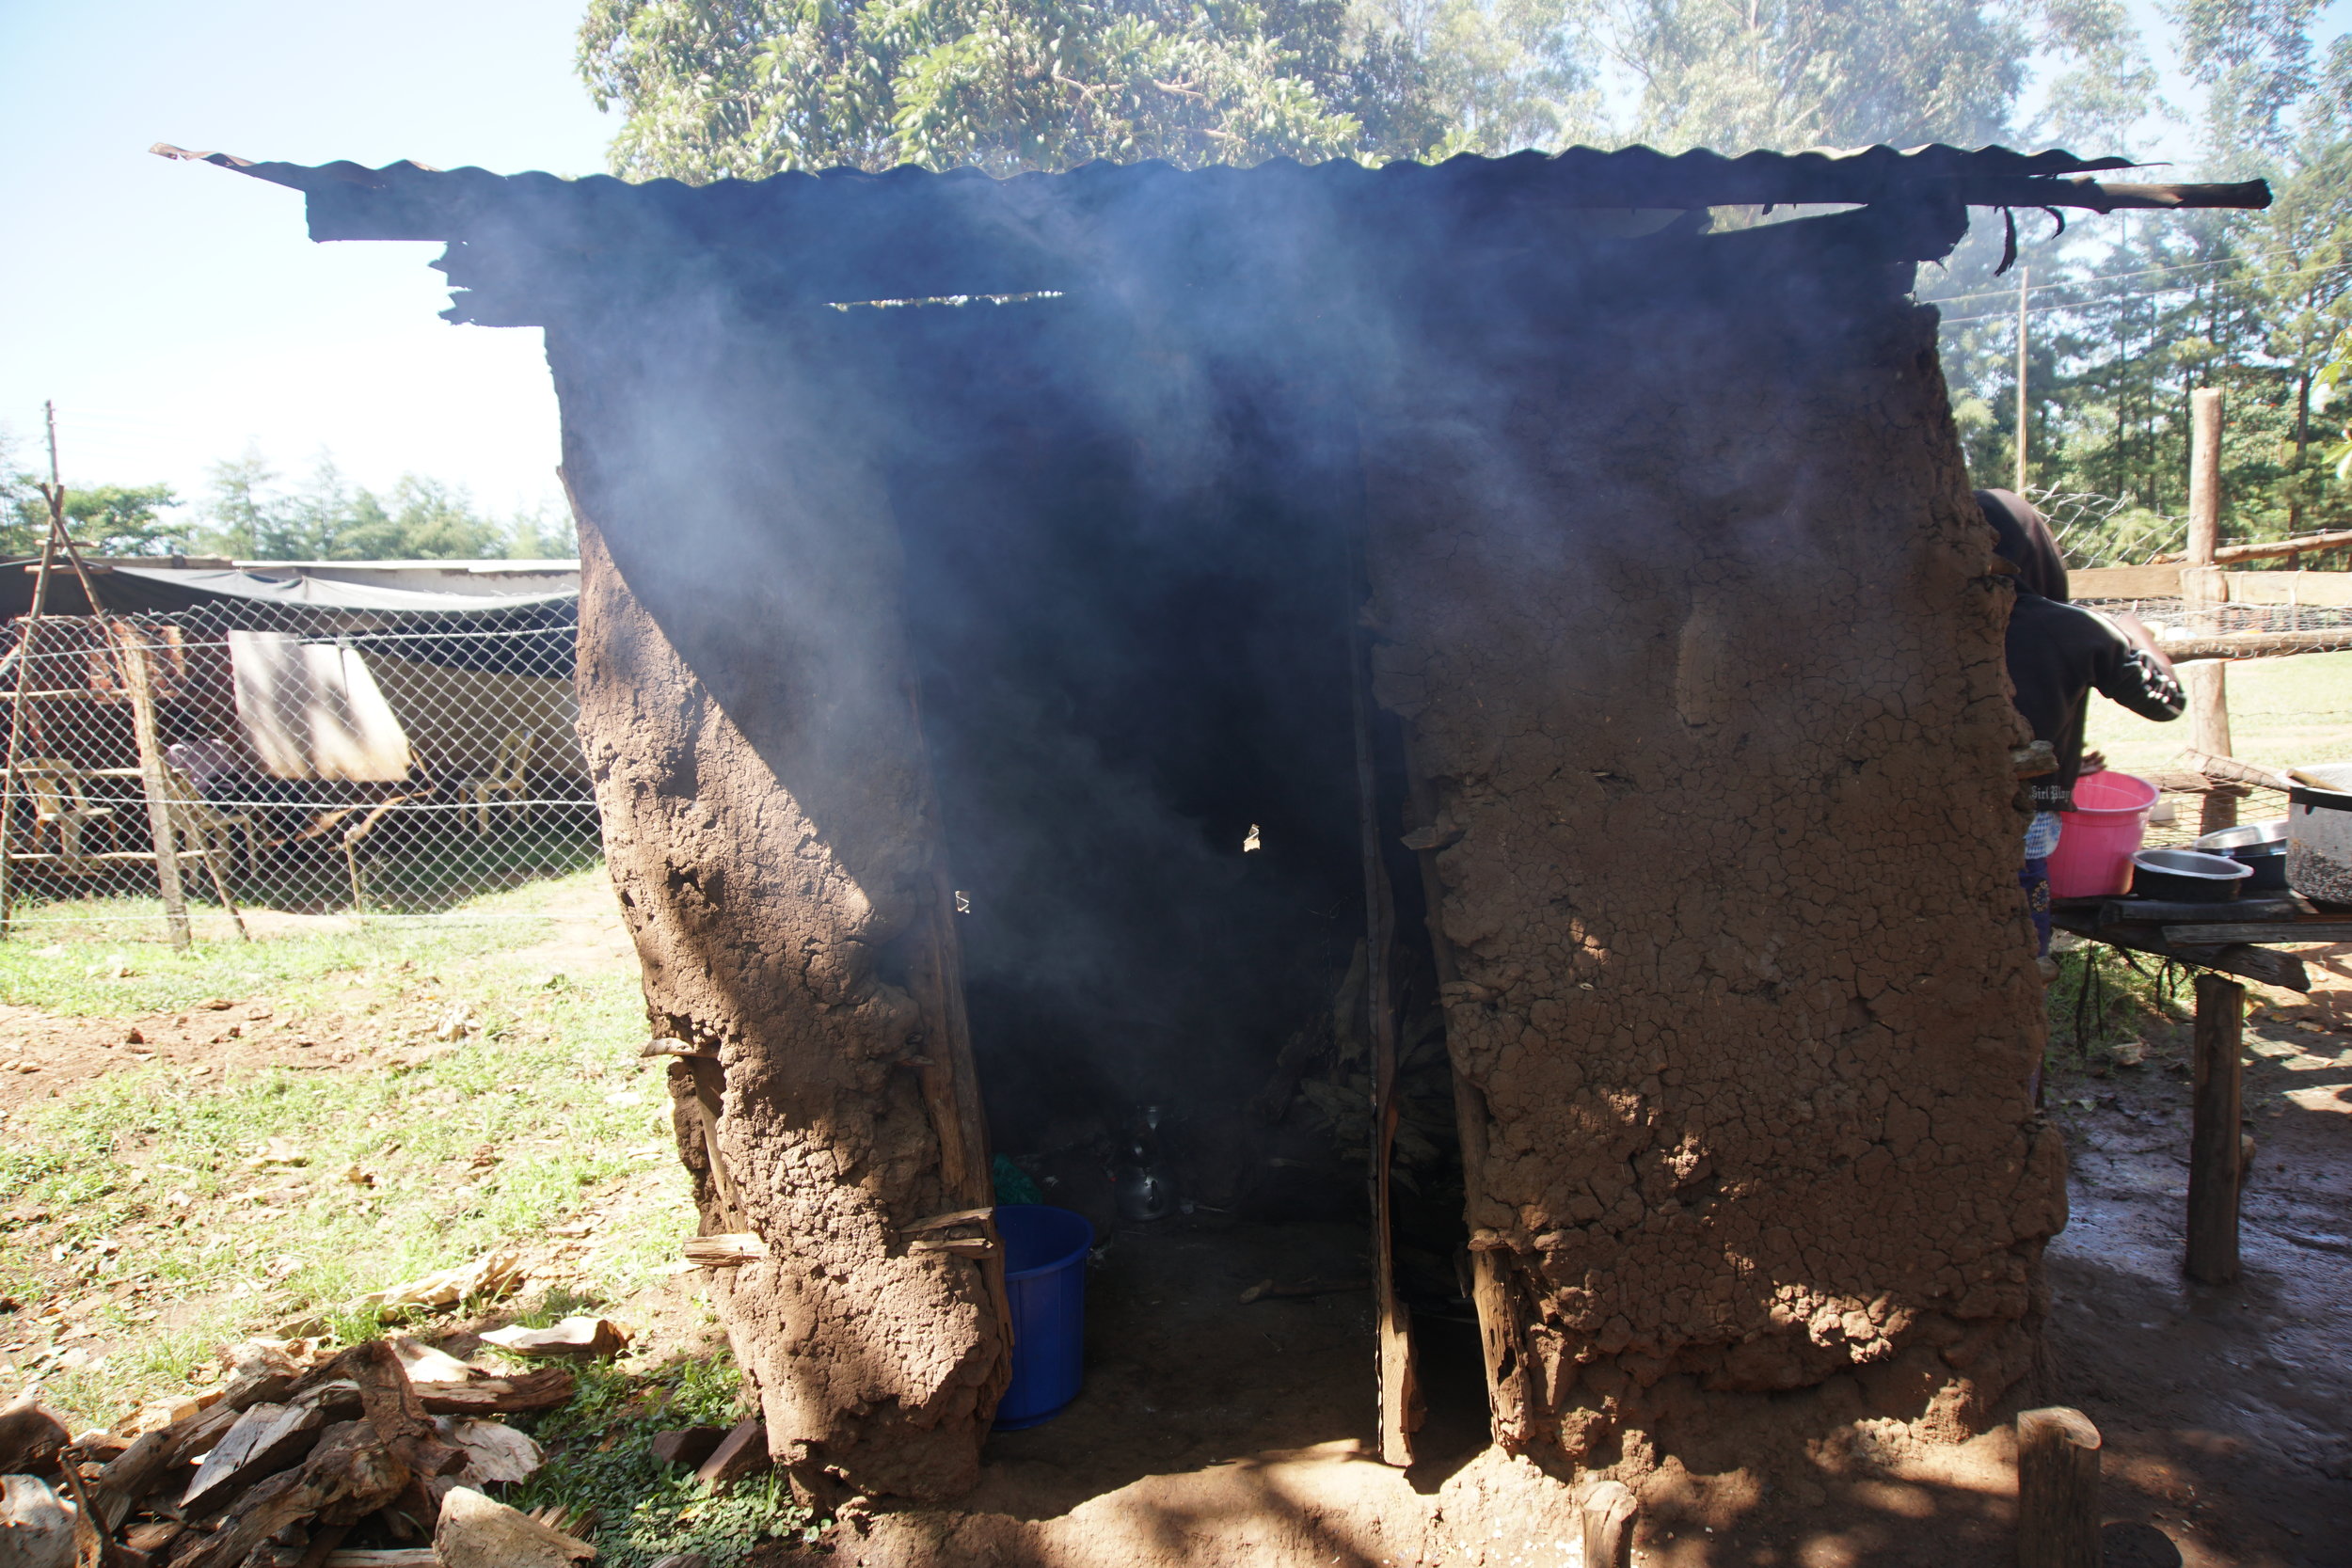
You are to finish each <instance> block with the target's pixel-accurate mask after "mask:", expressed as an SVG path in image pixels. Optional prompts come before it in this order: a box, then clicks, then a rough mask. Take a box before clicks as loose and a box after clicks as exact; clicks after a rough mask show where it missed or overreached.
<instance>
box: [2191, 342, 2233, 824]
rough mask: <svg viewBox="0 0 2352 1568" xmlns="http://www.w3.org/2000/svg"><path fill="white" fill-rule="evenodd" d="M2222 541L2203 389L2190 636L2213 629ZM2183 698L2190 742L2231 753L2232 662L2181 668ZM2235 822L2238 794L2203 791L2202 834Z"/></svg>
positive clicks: (2217, 432) (2216, 437) (2197, 419)
mask: <svg viewBox="0 0 2352 1568" xmlns="http://www.w3.org/2000/svg"><path fill="white" fill-rule="evenodd" d="M2220 547H2221V394H2220V393H2219V392H2218V391H2217V390H2215V389H2214V388H2209V387H2201V388H2198V389H2197V390H2196V391H2194V392H2191V393H2190V394H2189V448H2188V563H2187V564H2186V565H2185V566H2184V567H2182V569H2181V608H2182V609H2183V610H2185V612H2186V613H2185V616H2184V619H2185V620H2186V621H2187V622H2188V625H2189V629H2190V631H2191V633H2192V634H2193V635H2207V634H2210V633H2212V632H2213V631H2215V630H2217V626H2216V625H2215V622H2216V620H2217V616H2216V613H2215V611H2214V609H2213V607H2214V606H2216V605H2218V604H2221V603H2224V602H2225V601H2227V599H2228V598H2229V596H2230V579H2229V578H2228V577H2227V576H2226V575H2225V574H2224V573H2223V572H2222V570H2221V568H2220V567H2219V566H2218V565H2217V564H2216V558H2217V551H2218V550H2219V549H2220ZM2179 673H2180V677H2181V686H2182V688H2183V689H2184V691H2185V694H2186V695H2187V698H2188V744H2189V749H2190V750H2191V751H2196V752H2204V753H2205V754H2206V755H2207V756H2214V757H2226V756H2228V755H2230V754H2231V751H2230V665H2229V661H2228V660H2227V659H2219V658H2211V659H2196V660H2192V661H2190V662H2188V663H2185V664H2183V665H2182V666H2181V667H2180V672H2179ZM2236 826H2237V797H2236V796H2234V795H2229V794H2225V793H2223V792H2221V791H2219V790H2209V791H2207V792H2206V794H2205V800H2204V808H2203V811H2202V814H2201V816H2200V818H2199V820H2198V825H2197V827H2198V832H2201V833H2210V832H2219V831H2220V830H2222V829H2223V828H2234V827H2236Z"/></svg>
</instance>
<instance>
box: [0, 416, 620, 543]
mask: <svg viewBox="0 0 2352 1568" xmlns="http://www.w3.org/2000/svg"><path fill="white" fill-rule="evenodd" d="M65 498H66V499H65V513H66V518H67V522H68V531H69V532H70V533H71V535H72V538H73V540H74V542H75V543H76V544H79V545H81V546H84V547H86V548H87V549H88V550H89V551H90V552H91V553H92V554H95V555H101V556H117V557H120V556H160V555H213V556H226V557H229V558H230V559H231V560H239V561H451V560H478V559H483V558H491V559H498V558H517V557H527V558H556V559H567V558H569V557H571V556H573V555H575V554H577V553H578V550H579V541H578V539H577V538H576V537H575V535H574V533H573V531H572V527H571V522H570V519H569V518H567V517H559V516H558V515H555V514H553V513H552V512H550V511H549V510H548V509H546V508H538V509H534V510H532V511H529V512H520V513H516V514H515V515H512V516H509V517H505V518H499V517H495V516H493V515H490V514H488V513H485V512H484V511H481V510H480V509H478V508H477V507H476V506H475V505H474V503H473V500H472V499H471V498H470V497H469V496H468V495H467V493H466V491H465V489H464V488H463V487H462V486H459V485H454V484H450V483H444V482H442V481H440V480H435V479H428V478H424V477H421V476H420V475H416V474H404V475H403V476H402V477H401V478H400V479H399V480H398V481H396V482H395V483H393V484H392V486H391V488H389V490H387V491H385V492H384V493H382V494H381V495H378V494H377V493H375V492H374V491H372V490H369V489H366V488H364V487H360V486H354V485H352V484H350V483H346V482H345V481H344V479H343V477H342V473H341V471H339V470H338V469H337V468H336V467H335V464H334V460H333V459H332V458H328V457H322V458H321V459H320V460H319V463H318V466H317V467H315V468H314V469H313V470H312V472H311V474H310V478H309V479H308V480H307V481H306V482H305V483H301V484H299V485H296V486H294V487H291V488H289V487H287V486H285V485H282V484H281V483H279V475H278V472H277V470H276V469H274V468H273V467H270V465H269V463H268V461H267V460H266V459H265V458H263V457H262V454H261V453H260V451H250V450H249V451H246V453H245V454H244V455H243V456H241V457H235V458H230V459H228V460H226V461H223V462H220V463H215V464H214V465H213V468H212V475H211V483H210V484H209V486H208V487H207V493H206V495H205V496H204V497H203V499H201V500H200V501H199V502H197V503H196V504H195V505H193V506H183V504H182V502H181V499H180V498H179V496H178V495H177V494H175V493H174V491H173V490H172V487H171V486H170V485H168V484H76V483H72V481H70V480H69V481H68V482H67V483H66V486H65ZM48 532H49V503H48V501H47V500H46V499H44V498H43V497H42V495H41V493H40V481H39V479H38V478H37V476H35V475H34V474H33V473H31V472H29V471H27V470H25V469H24V467H22V464H21V463H20V461H19V459H18V456H17V454H16V451H15V449H14V447H13V446H12V445H11V443H10V442H9V441H8V438H7V434H6V432H5V431H0V555H6V556H10V557H23V556H31V555H37V554H39V553H40V547H41V541H42V540H43V539H44V538H46V537H47V535H48Z"/></svg>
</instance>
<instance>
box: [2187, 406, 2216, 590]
mask: <svg viewBox="0 0 2352 1568" xmlns="http://www.w3.org/2000/svg"><path fill="white" fill-rule="evenodd" d="M2188 420H2189V424H2188V563H2189V564H2190V565H2192V566H2210V565H2212V564H2213V563H2214V552H2215V551H2216V550H2217V549H2219V548H2220V547H2221V394H2220V393H2219V392H2218V391H2216V390H2215V389H2214V388H2210V387H2200V388H2197V389H2196V390H2195V391H2193V392H2191V393H2189V395H2188Z"/></svg>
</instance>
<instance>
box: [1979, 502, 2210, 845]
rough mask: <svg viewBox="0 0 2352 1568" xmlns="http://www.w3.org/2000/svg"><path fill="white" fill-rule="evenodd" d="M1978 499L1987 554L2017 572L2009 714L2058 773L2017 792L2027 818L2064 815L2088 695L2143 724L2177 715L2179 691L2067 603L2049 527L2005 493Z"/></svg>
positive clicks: (2110, 626)
mask: <svg viewBox="0 0 2352 1568" xmlns="http://www.w3.org/2000/svg"><path fill="white" fill-rule="evenodd" d="M1977 501H1978V503H1979V505H1980V506H1982V507H1983V508H1984V519H1985V521H1986V522H1988V523H1990V524H1992V525H1993V531H1994V535H1995V536H1996V540H1995V543H1994V552H1995V553H1996V554H1998V555H1999V556H2000V557H2001V559H2002V560H2004V561H2007V562H2010V563H2012V564H2013V565H2015V566H2016V568H2017V579H2016V580H2017V604H2016V607H2015V608H2014V609H2012V610H2010V617H2009V637H2008V643H2007V646H2008V654H2009V678H2010V685H2011V686H2012V687H2014V688H2015V689H2016V695H2015V699H2014V700H2015V702H2016V704H2017V711H2018V712H2020V713H2022V714H2024V715H2025V716H2026V722H2027V723H2028V724H2030V725H2032V726H2033V737H2034V738H2035V739H2036V740H2046V741H2048V742H2049V743H2050V746H2051V749H2052V750H2053V751H2055V752H2057V753H2058V771H2057V772H2055V773H2046V774H2044V775H2042V777H2041V778H2038V779H2029V780H2027V781H2026V785H2027V788H2028V789H2029V791H2030V792H2031V794H2032V797H2033V804H2034V809H2035V810H2036V811H2068V810H2071V809H2073V807H2074V781H2075V780H2076V779H2077V778H2079V777H2080V776H2081V774H2082V766H2083V721H2084V718H2085V715H2086V713H2087V712H2088V710H2089V707H2090V693H2091V692H2093V691H2097V692H2099V693H2100V694H2101V695H2102V696H2105V697H2108V698H2110V699H2112V700H2114V701H2115V702H2118V703H2121V704H2122V705H2123V706H2125V707H2127V708H2129V709H2130V710H2131V711H2132V712H2134V713H2137V714H2138V715H2139V716H2140V717H2141V718H2143V719H2155V720H2170V719H2178V718H2179V717H2180V716H2181V709H2182V708H2183V706H2185V698H2184V697H2183V695H2182V693H2181V684H2180V682H2179V681H2177V680H2175V679H2173V677H2172V675H2171V673H2169V671H2167V670H2166V669H2165V668H2164V666H2163V665H2161V664H2160V663H2158V662H2157V661H2156V660H2155V659H2154V658H2153V657H2150V656H2149V655H2148V654H2147V653H2145V652H2143V651H2142V650H2140V649H2138V648H2136V647H2134V646H2133V645H2132V642H2131V640H2130V639H2129V638H2127V637H2125V636H2124V635H2123V633H2122V630H2121V629H2119V628H2118V627H2117V626H2116V625H2115V623H2114V622H2112V621H2110V620H2108V619H2107V618H2106V616H2104V615H2102V614H2100V613H2099V612H2098V611H2096V610H2085V609H2083V608H2082V607H2081V606H2079V605H2074V604H2069V603H2067V602H2066V594H2067V581H2066V566H2065V563H2064V562H2063V560H2062V558H2061V557H2060V556H2059V554H2058V542H2057V540H2056V539H2055V538H2053V537H2052V536H2051V533H2050V525H2049V523H2048V521H2047V520H2046V519H2044V518H2043V516H2042V514H2041V513H2040V512H2039V511H2037V510H2036V509H2035V508H2034V507H2033V506H2032V504H2031V503H2029V502H2027V501H2026V500H2024V499H2021V498H2020V497H2018V496H2016V495H2014V494H2012V493H2011V492H2010V491H2007V490H1979V491H1978V492H1977Z"/></svg>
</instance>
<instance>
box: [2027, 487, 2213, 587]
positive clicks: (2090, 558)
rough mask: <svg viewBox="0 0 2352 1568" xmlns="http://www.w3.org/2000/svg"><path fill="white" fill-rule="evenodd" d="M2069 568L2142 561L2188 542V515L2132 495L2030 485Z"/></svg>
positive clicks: (2029, 494) (2029, 490) (2030, 497)
mask: <svg viewBox="0 0 2352 1568" xmlns="http://www.w3.org/2000/svg"><path fill="white" fill-rule="evenodd" d="M2026 499H2027V500H2029V501H2031V502H2032V503H2033V504H2034V505H2035V506H2037V507H2039V508H2041V510H2042V515H2043V516H2044V517H2046V518H2048V519H2049V521H2050V531H2051V533H2052V534H2054V535H2055V536H2056V537H2057V539H2058V549H2059V551H2060V552H2061V553H2063V554H2064V556H2065V557H2066V564H2067V565H2068V566H2069V567H2074V568H2088V567H2096V566H2139V565H2144V564H2145V563H2147V562H2149V561H2151V560H2153V558H2154V557H2156V556H2158V555H2166V554H2178V553H2180V552H2181V551H2183V550H2185V549H2186V548H2187V547H2188V519H2187V518H2186V517H2176V516H2171V515H2167V514H2165V513H2161V512H2154V511H2151V510H2150V509H2149V508H2147V507H2144V506H2142V505H2140V504H2139V502H2138V500H2137V499H2135V498H2133V497H2131V496H2105V495H2100V494H2098V493H2097V492H2095V491H2089V490H2060V489H2057V488H2055V487H2052V488H2047V489H2039V488H2031V487H2028V488H2027V490H2026Z"/></svg>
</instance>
